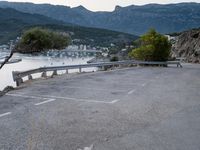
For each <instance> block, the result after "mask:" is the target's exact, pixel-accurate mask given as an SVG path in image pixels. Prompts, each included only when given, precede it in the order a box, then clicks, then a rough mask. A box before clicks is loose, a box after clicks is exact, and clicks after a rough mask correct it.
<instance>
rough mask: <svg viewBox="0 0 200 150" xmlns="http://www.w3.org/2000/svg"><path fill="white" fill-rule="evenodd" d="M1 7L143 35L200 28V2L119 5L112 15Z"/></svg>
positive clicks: (28, 6)
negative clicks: (149, 32)
mask: <svg viewBox="0 0 200 150" xmlns="http://www.w3.org/2000/svg"><path fill="white" fill-rule="evenodd" d="M0 7H1V8H13V9H16V10H18V11H21V12H25V13H31V14H40V15H44V16H47V17H51V18H53V19H56V20H59V21H63V22H65V23H72V24H76V25H81V26H87V27H97V28H104V29H111V30H115V31H120V32H126V33H130V34H136V35H141V34H143V33H145V32H146V31H147V30H148V29H149V28H155V29H156V30H157V31H159V32H160V33H172V32H181V31H184V30H188V29H191V28H197V27H199V26H200V11H199V10H200V3H179V4H168V5H159V4H148V5H143V6H135V5H131V6H127V7H120V6H116V8H115V10H114V11H112V12H103V11H102V12H101V11H99V12H93V11H90V10H87V9H86V8H84V7H83V6H79V7H74V8H70V7H67V6H59V5H50V4H33V3H16V2H6V1H1V2H0Z"/></svg>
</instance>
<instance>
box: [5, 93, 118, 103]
mask: <svg viewBox="0 0 200 150" xmlns="http://www.w3.org/2000/svg"><path fill="white" fill-rule="evenodd" d="M6 95H7V96H14V97H23V98H33V99H46V101H44V102H40V103H38V104H37V105H41V104H45V103H48V102H51V101H55V100H56V99H64V100H73V101H77V102H89V103H103V104H114V103H117V102H118V101H120V100H112V101H99V100H88V99H79V98H71V97H61V96H51V95H37V96H35V95H25V94H22V93H19V94H18V93H17V94H6ZM35 105H36V104H35Z"/></svg>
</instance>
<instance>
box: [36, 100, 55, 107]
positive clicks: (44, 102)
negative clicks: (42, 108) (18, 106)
mask: <svg viewBox="0 0 200 150" xmlns="http://www.w3.org/2000/svg"><path fill="white" fill-rule="evenodd" d="M53 101H55V99H49V100H47V101H43V102H40V103H36V104H35V106H39V105H42V104H46V103H49V102H53Z"/></svg>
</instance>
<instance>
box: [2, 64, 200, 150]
mask: <svg viewBox="0 0 200 150" xmlns="http://www.w3.org/2000/svg"><path fill="white" fill-rule="evenodd" d="M199 91H200V66H199V65H191V64H185V65H183V68H176V67H168V68H162V67H133V68H124V69H120V70H113V71H107V72H95V73H83V74H73V75H62V76H57V77H55V78H52V79H44V80H37V81H34V82H28V83H25V84H24V85H22V87H19V88H18V89H16V90H14V91H11V92H9V93H7V94H6V95H5V96H3V97H0V149H2V150H7V149H15V150H133V149H136V150H149V149H152V150H178V149H180V150H197V149H200V143H199V141H200V125H199V124H200V92H199Z"/></svg>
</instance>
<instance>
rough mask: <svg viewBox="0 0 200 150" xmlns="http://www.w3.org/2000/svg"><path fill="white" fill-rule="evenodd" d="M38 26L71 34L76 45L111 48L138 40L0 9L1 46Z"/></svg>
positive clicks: (101, 30)
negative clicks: (113, 45) (112, 45)
mask: <svg viewBox="0 0 200 150" xmlns="http://www.w3.org/2000/svg"><path fill="white" fill-rule="evenodd" d="M36 26H37V27H41V28H48V29H50V30H54V31H58V32H65V33H69V34H70V36H71V38H72V40H74V41H76V43H74V44H86V45H91V46H110V44H111V43H114V44H118V45H123V44H124V43H130V42H132V41H133V40H135V39H137V38H138V37H137V36H134V35H131V34H127V33H121V32H116V31H110V30H106V29H97V28H91V27H90V28H89V27H82V26H78V25H72V24H69V23H64V22H62V21H58V20H55V19H52V18H50V17H46V16H42V15H40V14H29V13H24V12H20V11H17V10H15V9H12V8H0V44H6V43H7V42H8V41H9V40H14V39H16V37H18V36H20V35H21V34H22V33H23V32H24V31H25V30H26V29H29V28H31V27H36Z"/></svg>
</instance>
